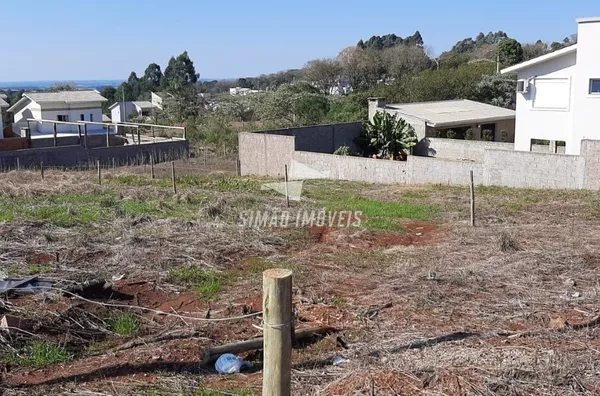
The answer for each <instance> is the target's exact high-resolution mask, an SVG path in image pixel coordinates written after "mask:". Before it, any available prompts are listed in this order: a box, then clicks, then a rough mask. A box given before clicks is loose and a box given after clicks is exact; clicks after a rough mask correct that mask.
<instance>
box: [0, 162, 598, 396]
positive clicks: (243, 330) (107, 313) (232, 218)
mask: <svg viewBox="0 0 600 396" xmlns="http://www.w3.org/2000/svg"><path fill="white" fill-rule="evenodd" d="M166 172H167V171H165V175H164V176H167V175H168V173H166ZM200 173H201V172H200ZM159 176H160V177H159V178H157V179H156V180H151V179H150V178H149V177H148V174H147V172H143V171H140V169H139V168H138V169H137V170H135V169H123V170H114V171H113V170H107V171H106V172H104V174H103V178H104V179H103V184H102V185H101V186H99V185H97V184H96V183H95V176H94V175H93V173H90V172H67V173H65V172H58V171H48V172H46V175H45V180H43V181H42V180H40V177H39V174H38V173H34V172H25V171H24V172H9V173H4V174H2V175H1V179H0V272H2V273H3V274H2V275H3V277H7V276H8V277H12V278H18V279H28V278H32V277H34V276H38V277H39V278H40V279H50V280H55V281H56V283H55V284H54V287H53V290H50V291H46V292H44V293H38V294H35V295H29V296H15V295H8V296H6V295H4V296H2V299H1V300H0V316H5V315H8V316H9V317H11V318H12V319H11V320H12V321H13V323H16V324H13V325H10V323H9V327H11V328H10V329H8V330H4V331H1V330H0V348H1V351H0V368H2V380H1V381H2V382H1V383H2V385H1V386H2V387H4V389H5V394H7V395H36V394H39V395H46V394H63V393H64V394H75V395H77V394H80V395H128V394H132V395H171V394H182V395H190V396H191V395H194V396H199V395H221V394H223V395H230V394H241V395H250V394H260V387H261V381H262V377H261V371H260V365H261V353H260V351H252V352H250V353H247V354H243V356H244V357H245V358H246V359H247V360H248V361H250V362H252V363H253V364H254V369H252V370H249V371H247V372H244V373H242V374H237V375H229V376H223V375H218V374H217V373H216V372H215V371H214V369H213V367H212V365H202V364H201V363H202V361H203V359H204V357H205V356H206V354H207V350H208V348H210V347H214V346H218V345H222V344H226V343H230V342H234V341H242V340H247V339H252V338H256V337H260V336H261V334H262V332H261V318H260V316H250V317H247V318H243V319H236V320H229V321H216V320H215V319H220V318H232V317H239V316H245V315H251V314H252V313H256V312H258V311H260V310H261V304H262V301H261V295H262V290H261V287H262V280H261V273H262V271H264V270H266V269H268V268H272V267H286V268H290V269H292V270H293V271H294V304H295V312H296V327H297V328H298V329H301V328H306V327H316V326H330V327H331V331H330V332H329V334H328V335H323V336H320V337H314V338H313V339H310V340H308V341H306V342H303V343H302V344H301V345H298V346H297V348H296V349H295V351H294V354H293V364H294V369H293V387H294V394H306V395H313V394H323V395H351V394H357V395H361V394H364V395H394V394H402V395H420V394H426V395H575V394H577V395H585V394H589V395H592V394H598V393H600V374H598V373H599V370H600V367H599V366H600V363H599V362H600V338H599V337H598V336H599V330H598V328H597V325H598V324H600V319H599V318H600V308H599V307H600V305H599V302H600V283H599V275H600V240H599V236H600V195H599V194H598V193H596V192H585V191H532V190H515V189H504V188H490V187H479V188H477V226H476V227H475V228H472V227H470V225H469V192H468V189H465V188H456V187H450V186H379V185H368V184H359V183H347V182H333V181H311V182H305V184H304V189H303V194H302V200H301V201H300V202H292V205H291V206H292V207H291V208H290V209H289V210H290V218H291V219H293V220H292V221H290V222H289V224H288V227H281V223H279V224H274V225H277V226H273V227H269V226H268V224H267V227H262V226H261V227H249V226H247V227H246V226H243V222H242V221H241V220H240V219H246V220H247V219H248V218H249V217H248V216H249V214H250V213H256V211H260V212H261V213H276V214H278V215H276V218H277V219H280V218H281V217H277V216H279V214H281V212H282V211H285V210H287V209H286V203H285V198H284V197H283V196H281V195H280V194H277V193H276V192H273V191H269V190H262V189H261V185H262V184H263V183H265V182H271V180H260V179H251V178H236V177H232V176H226V175H223V174H205V175H202V174H197V175H189V176H183V175H182V176H181V177H179V178H178V180H177V184H178V191H177V194H174V193H173V192H172V190H171V181H170V179H169V178H168V177H166V178H163V177H162V174H160V175H159ZM321 208H326V209H327V213H329V212H332V213H333V212H336V211H337V212H338V213H339V212H341V211H360V212H361V213H362V214H361V215H360V218H361V222H360V225H358V226H355V225H356V224H355V225H351V226H350V227H339V225H340V224H342V225H347V224H348V223H349V222H346V221H341V222H335V223H332V227H329V226H328V224H327V222H326V224H325V225H324V226H319V224H313V225H312V226H311V225H304V226H301V227H298V228H297V227H296V219H297V218H301V219H303V218H304V216H305V213H310V211H311V210H319V209H321ZM250 211H252V212H250ZM298 213H299V214H300V217H297V214H298ZM346 219H347V218H346ZM302 222H303V221H302V220H301V221H300V225H302ZM246 223H248V221H247V222H246ZM139 307H143V308H145V309H141V308H139ZM14 321H16V322H14ZM19 321H20V323H19ZM339 356H343V357H344V358H346V359H347V360H346V361H345V362H344V363H342V364H339V365H333V364H332V362H333V359H334V358H336V357H339Z"/></svg>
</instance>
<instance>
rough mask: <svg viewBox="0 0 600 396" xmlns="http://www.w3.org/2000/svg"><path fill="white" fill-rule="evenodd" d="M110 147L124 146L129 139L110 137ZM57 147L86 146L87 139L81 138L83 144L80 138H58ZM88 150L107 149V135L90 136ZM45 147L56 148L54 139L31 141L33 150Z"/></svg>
mask: <svg viewBox="0 0 600 396" xmlns="http://www.w3.org/2000/svg"><path fill="white" fill-rule="evenodd" d="M109 139H110V145H111V146H123V145H124V144H125V142H126V141H127V139H125V138H123V137H121V136H116V135H109ZM56 140H57V147H60V146H76V145H82V146H83V144H84V141H85V138H84V137H83V136H82V137H81V142H80V141H79V137H78V136H62V137H58V138H56ZM87 144H88V148H96V147H106V135H88V137H87ZM44 147H54V138H52V137H50V138H42V139H31V148H44Z"/></svg>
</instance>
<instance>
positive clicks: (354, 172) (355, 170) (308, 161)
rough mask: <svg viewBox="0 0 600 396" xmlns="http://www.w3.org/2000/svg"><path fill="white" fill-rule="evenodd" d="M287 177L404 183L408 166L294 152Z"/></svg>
mask: <svg viewBox="0 0 600 396" xmlns="http://www.w3.org/2000/svg"><path fill="white" fill-rule="evenodd" d="M290 177H291V178H293V179H336V180H350V181H369V182H372V183H382V184H393V183H406V182H408V180H407V177H408V164H407V162H401V161H384V160H377V159H371V158H362V157H350V156H341V155H333V154H321V153H309V152H306V151H296V152H294V154H293V159H292V164H291V169H290Z"/></svg>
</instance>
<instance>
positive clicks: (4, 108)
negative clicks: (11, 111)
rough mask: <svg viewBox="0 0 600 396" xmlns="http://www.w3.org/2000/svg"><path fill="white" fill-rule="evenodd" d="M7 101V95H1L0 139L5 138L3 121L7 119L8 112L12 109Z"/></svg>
mask: <svg viewBox="0 0 600 396" xmlns="http://www.w3.org/2000/svg"><path fill="white" fill-rule="evenodd" d="M7 100H8V98H7V97H6V95H5V94H0V139H2V137H3V133H2V129H3V128H4V122H3V121H2V120H4V117H6V111H7V110H8V108H9V107H10V106H9V104H8V103H7V102H6V101H7Z"/></svg>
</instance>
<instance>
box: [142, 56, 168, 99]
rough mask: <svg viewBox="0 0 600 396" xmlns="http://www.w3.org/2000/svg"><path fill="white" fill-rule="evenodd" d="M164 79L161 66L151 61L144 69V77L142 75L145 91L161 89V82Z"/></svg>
mask: <svg viewBox="0 0 600 396" xmlns="http://www.w3.org/2000/svg"><path fill="white" fill-rule="evenodd" d="M162 79H163V73H162V70H161V68H160V66H159V65H158V64H156V63H150V64H149V65H148V67H147V68H146V71H144V77H142V80H143V85H144V91H145V92H156V91H158V90H159V89H160V84H161V82H162Z"/></svg>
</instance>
